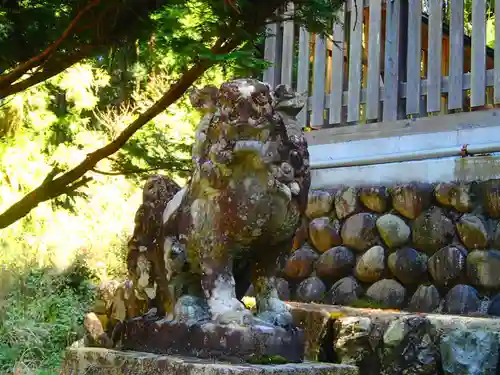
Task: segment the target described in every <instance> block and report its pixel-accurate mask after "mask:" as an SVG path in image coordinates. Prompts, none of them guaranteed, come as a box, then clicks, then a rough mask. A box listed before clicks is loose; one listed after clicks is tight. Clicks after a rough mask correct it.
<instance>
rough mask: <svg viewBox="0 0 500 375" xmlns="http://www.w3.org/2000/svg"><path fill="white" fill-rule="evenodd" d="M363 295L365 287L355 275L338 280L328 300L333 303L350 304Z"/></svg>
mask: <svg viewBox="0 0 500 375" xmlns="http://www.w3.org/2000/svg"><path fill="white" fill-rule="evenodd" d="M362 295H363V288H362V287H361V285H360V284H359V282H358V280H356V279H355V278H354V277H352V276H349V277H344V278H342V279H340V280H339V281H337V282H336V283H335V284H333V286H332V287H331V289H330V290H329V292H328V296H327V298H326V302H328V303H331V304H332V305H345V306H348V305H350V304H351V303H353V302H354V301H357V300H358V299H359V298H360V297H361V296H362Z"/></svg>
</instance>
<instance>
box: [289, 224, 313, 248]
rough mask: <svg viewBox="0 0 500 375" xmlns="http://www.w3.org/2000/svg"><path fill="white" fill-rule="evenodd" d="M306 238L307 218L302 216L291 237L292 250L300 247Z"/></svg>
mask: <svg viewBox="0 0 500 375" xmlns="http://www.w3.org/2000/svg"><path fill="white" fill-rule="evenodd" d="M308 238H309V224H308V220H307V219H306V218H305V217H304V218H303V219H302V224H301V225H300V227H299V228H297V230H296V231H295V236H294V237H293V245H292V250H297V249H300V248H301V247H302V246H303V245H304V243H305V242H306V241H307V239H308Z"/></svg>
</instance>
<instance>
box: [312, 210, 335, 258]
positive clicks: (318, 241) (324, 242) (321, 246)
mask: <svg viewBox="0 0 500 375" xmlns="http://www.w3.org/2000/svg"><path fill="white" fill-rule="evenodd" d="M309 239H310V241H311V243H312V245H313V246H314V248H315V249H316V250H318V251H320V252H325V251H327V250H328V249H330V248H332V247H333V246H338V245H340V244H341V243H342V238H341V237H340V222H339V221H338V220H335V219H333V220H332V219H330V218H329V217H327V216H323V217H318V218H316V219H313V220H311V222H310V223H309Z"/></svg>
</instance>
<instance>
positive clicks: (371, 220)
mask: <svg viewBox="0 0 500 375" xmlns="http://www.w3.org/2000/svg"><path fill="white" fill-rule="evenodd" d="M375 223H376V216H375V215H374V214H370V213H359V214H355V215H353V216H350V217H349V218H348V219H347V220H346V221H345V222H344V225H343V226H342V230H341V235H342V241H343V244H344V245H346V246H348V247H350V248H352V249H354V250H356V251H358V252H363V251H366V250H368V249H369V248H370V247H372V246H373V245H375V244H376V243H377V241H378V233H377V228H376V225H375Z"/></svg>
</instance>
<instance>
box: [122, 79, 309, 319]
mask: <svg viewBox="0 0 500 375" xmlns="http://www.w3.org/2000/svg"><path fill="white" fill-rule="evenodd" d="M190 99H191V103H192V104H193V106H194V107H196V108H197V109H199V110H201V111H203V114H204V116H203V118H202V120H201V121H200V123H199V126H198V128H197V130H196V140H195V143H194V145H193V149H192V159H193V163H194V168H193V169H194V171H193V175H192V177H191V179H190V180H189V182H188V183H187V184H186V186H184V187H183V188H182V189H181V188H180V187H179V186H177V185H176V184H174V183H172V182H171V181H170V180H168V179H166V178H165V177H162V176H154V177H152V178H150V179H149V180H148V182H147V183H146V187H145V194H144V202H143V204H142V206H141V207H140V208H139V211H138V213H137V215H136V222H135V225H136V226H135V231H134V235H133V237H132V240H131V241H130V242H129V254H128V267H129V273H130V278H131V281H132V282H133V284H134V289H135V293H134V296H135V298H137V299H139V300H142V301H147V303H148V306H149V308H150V311H149V313H150V314H153V313H154V314H155V315H157V316H160V317H166V319H171V320H175V321H183V322H188V323H189V324H196V323H199V322H202V321H206V320H208V321H212V322H215V323H216V324H222V325H224V324H237V325H252V324H258V325H268V326H271V327H272V326H277V327H290V326H291V324H292V316H291V314H290V313H289V312H288V307H287V305H286V304H285V303H284V302H282V301H281V300H280V299H279V298H278V293H277V291H276V287H275V285H274V273H275V271H276V269H277V260H278V259H279V257H280V256H282V255H283V254H285V253H288V252H289V251H290V249H291V248H292V244H293V238H294V235H295V232H296V230H297V229H298V228H299V226H300V224H301V220H302V216H303V214H304V211H305V209H306V206H307V197H308V191H309V185H310V173H309V154H308V150H307V143H306V140H305V138H304V136H303V132H302V129H301V127H300V126H299V125H298V124H297V122H296V120H295V116H296V115H297V114H298V112H299V111H300V110H301V109H302V107H303V106H304V104H305V99H306V97H305V95H298V94H296V93H294V92H293V91H292V90H291V89H290V88H288V87H287V86H284V85H280V86H278V87H277V88H276V89H274V90H272V89H271V87H270V86H269V85H268V84H266V83H263V82H260V81H257V80H254V79H236V80H233V81H230V82H226V83H224V84H222V86H221V87H220V88H219V89H217V88H216V87H214V86H209V87H206V88H204V89H201V90H196V91H193V92H192V93H191V95H190ZM251 283H252V284H253V285H254V287H255V296H256V302H257V315H256V316H255V317H254V316H253V314H252V313H251V312H250V311H249V310H248V309H247V308H246V307H245V306H244V305H243V303H242V302H241V298H242V297H243V295H244V293H245V291H246V290H247V289H248V287H249V286H250V284H251Z"/></svg>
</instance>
